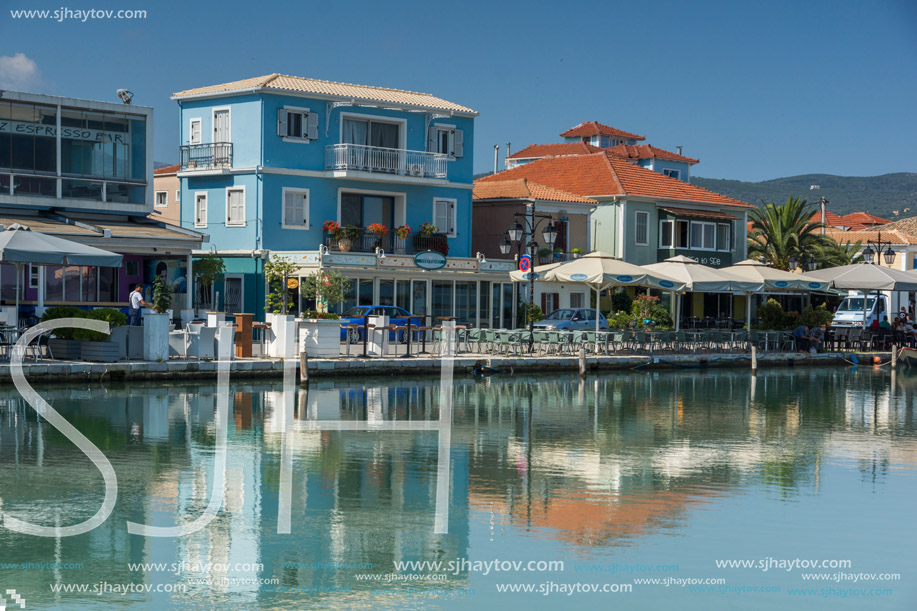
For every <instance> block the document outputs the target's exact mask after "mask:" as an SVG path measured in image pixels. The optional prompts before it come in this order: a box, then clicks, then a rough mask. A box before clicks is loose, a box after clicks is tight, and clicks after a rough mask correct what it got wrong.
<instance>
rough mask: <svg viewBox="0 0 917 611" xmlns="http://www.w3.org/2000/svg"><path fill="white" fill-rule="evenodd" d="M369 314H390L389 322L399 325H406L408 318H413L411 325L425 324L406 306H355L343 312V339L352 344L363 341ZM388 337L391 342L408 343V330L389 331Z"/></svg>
mask: <svg viewBox="0 0 917 611" xmlns="http://www.w3.org/2000/svg"><path fill="white" fill-rule="evenodd" d="M369 316H388V319H389V320H388V322H389V324H392V325H397V326H399V327H402V326H406V325H407V324H408V318H410V319H411V326H414V327H420V326H421V325H422V324H423V320H422V319H421V318H420V317H419V316H412V315H411V313H410V312H408V311H407V310H405V309H404V308H398V307H395V306H380V305H369V306H353V307H352V308H350V309H349V310H347V311H346V312H344V313H343V314H341V340H342V341H343V340H348V341H350V343H351V344H357V343H360V342H362V341H363V323H364V320H365V319H366V318H367V317H369ZM343 325H359V327H357V328H353V327H344V326H343ZM420 333H421V332H420V331H418V332H416V333H414V337H413V338H412V339H413V340H417V339H418V338H419V337H420ZM388 338H389V341H391V342H394V341H398V342H401V343H402V344H404V343H407V341H408V334H407V330H401V331H397V332H396V331H392V332H390V333H389V336H388Z"/></svg>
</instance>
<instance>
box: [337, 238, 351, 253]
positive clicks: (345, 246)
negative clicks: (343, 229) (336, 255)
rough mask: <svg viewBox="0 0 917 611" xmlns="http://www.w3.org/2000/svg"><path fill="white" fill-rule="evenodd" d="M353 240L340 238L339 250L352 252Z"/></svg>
mask: <svg viewBox="0 0 917 611" xmlns="http://www.w3.org/2000/svg"><path fill="white" fill-rule="evenodd" d="M352 246H353V242H352V241H351V239H350V238H341V239H339V240H338V250H340V251H341V252H350V248H351V247H352Z"/></svg>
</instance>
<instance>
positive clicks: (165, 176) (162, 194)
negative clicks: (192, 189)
mask: <svg viewBox="0 0 917 611" xmlns="http://www.w3.org/2000/svg"><path fill="white" fill-rule="evenodd" d="M179 168H180V166H179V164H177V163H176V164H175V165H168V166H165V167H162V168H157V169H155V170H153V214H151V215H150V217H151V218H153V219H156V220H157V221H164V222H166V223H169V224H170V225H181V181H180V180H179V178H178V170H179Z"/></svg>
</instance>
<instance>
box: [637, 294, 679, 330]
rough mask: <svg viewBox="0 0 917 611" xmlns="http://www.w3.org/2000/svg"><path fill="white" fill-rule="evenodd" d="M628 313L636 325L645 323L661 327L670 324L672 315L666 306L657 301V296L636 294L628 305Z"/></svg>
mask: <svg viewBox="0 0 917 611" xmlns="http://www.w3.org/2000/svg"><path fill="white" fill-rule="evenodd" d="M630 313H631V315H633V317H634V318H635V319H636V320H637V326H638V327H642V326H644V325H646V324H651V325H653V326H656V327H663V328H666V327H671V326H672V317H671V315H670V314H669V311H668V310H667V309H666V307H665V306H664V305H662V304H661V303H659V297H653V296H652V295H637V297H636V298H635V299H634V301H633V303H632V304H631V306H630ZM646 321H649V322H648V323H647V322H646Z"/></svg>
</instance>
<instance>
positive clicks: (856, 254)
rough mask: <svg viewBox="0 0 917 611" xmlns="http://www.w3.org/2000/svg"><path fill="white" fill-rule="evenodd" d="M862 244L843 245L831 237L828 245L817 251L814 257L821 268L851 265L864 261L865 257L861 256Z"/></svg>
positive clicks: (849, 243) (848, 243)
mask: <svg viewBox="0 0 917 611" xmlns="http://www.w3.org/2000/svg"><path fill="white" fill-rule="evenodd" d="M862 244H863V243H862V242H855V243H851V242H847V243H841V242H838V241H837V240H835V239H834V238H830V237H829V238H828V241H827V243H826V244H824V245H822V246H820V247H818V248H816V249H815V253H814V255H815V258H816V260H818V266H819V267H821V268H825V267H839V266H841V265H849V264H851V263H857V262H858V261H860V260H862V258H863V255H861V254H860V249H861V247H862Z"/></svg>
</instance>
